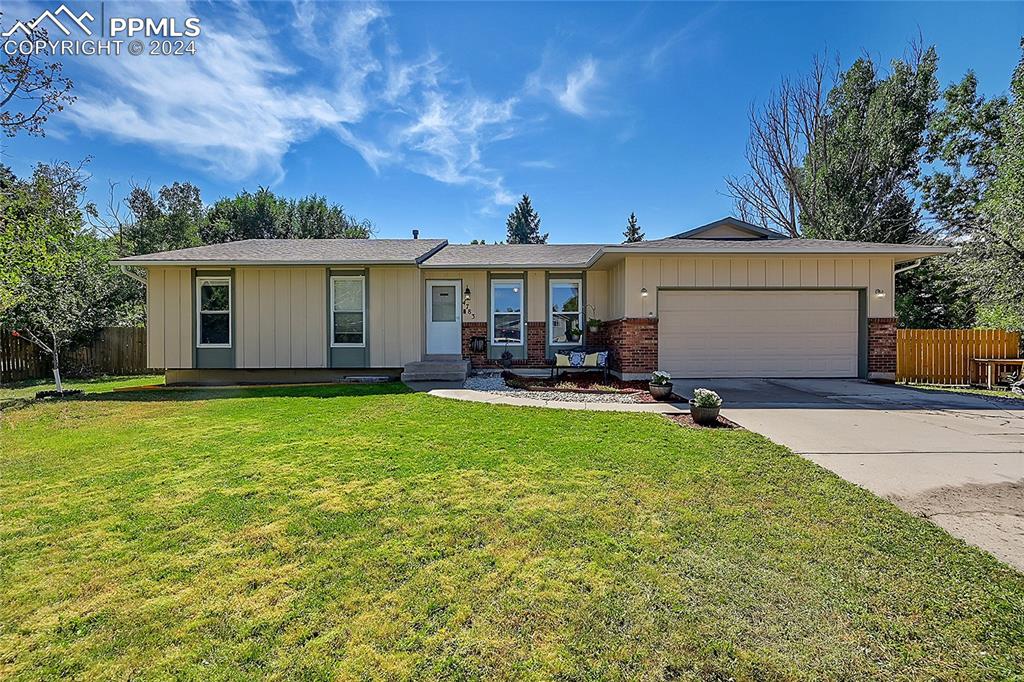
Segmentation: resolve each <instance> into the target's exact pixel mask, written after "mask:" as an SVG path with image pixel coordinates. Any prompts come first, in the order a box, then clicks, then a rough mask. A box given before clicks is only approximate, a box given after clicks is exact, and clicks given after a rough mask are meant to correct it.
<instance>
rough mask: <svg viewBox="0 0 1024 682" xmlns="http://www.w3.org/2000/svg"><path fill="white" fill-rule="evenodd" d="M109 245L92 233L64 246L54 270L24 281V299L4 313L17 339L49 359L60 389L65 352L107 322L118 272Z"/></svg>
mask: <svg viewBox="0 0 1024 682" xmlns="http://www.w3.org/2000/svg"><path fill="white" fill-rule="evenodd" d="M111 255H112V254H111V253H110V251H109V249H108V248H107V244H105V243H104V242H102V241H101V240H99V239H96V238H95V237H94V236H92V235H91V234H82V235H76V236H75V237H74V238H72V239H71V240H69V241H68V242H67V243H65V244H62V245H60V247H59V249H58V251H57V254H56V258H55V259H54V262H53V266H54V267H52V268H46V269H44V270H40V271H35V272H33V273H32V274H31V275H30V276H29V277H27V278H26V280H25V281H24V282H23V283H22V290H23V293H24V296H23V297H22V299H21V301H20V302H19V303H18V304H17V305H15V306H14V307H13V308H11V309H10V310H9V311H8V314H7V315H6V318H7V324H9V325H10V326H11V327H13V328H14V332H13V333H14V335H15V336H19V337H22V338H24V339H26V340H28V341H30V342H32V343H33V344H34V345H36V346H37V347H38V348H40V349H41V350H42V351H43V352H44V353H46V354H47V355H49V356H50V358H51V359H52V361H53V380H54V384H55V385H56V388H57V391H63V390H64V386H63V384H62V383H61V375H60V371H61V364H60V358H61V353H62V352H63V351H64V350H65V349H66V348H67V347H68V346H70V345H71V344H72V343H73V342H74V341H76V340H78V339H80V338H81V337H82V336H84V335H86V334H88V333H89V332H92V331H95V330H96V329H98V328H99V327H102V326H103V325H104V324H106V323H107V321H108V319H109V312H110V307H111V306H110V305H109V301H110V297H111V295H112V292H115V291H117V286H116V282H114V281H112V280H113V278H114V277H116V276H117V275H116V273H115V271H114V270H113V268H111V267H110V266H109V265H108V261H109V259H110V257H111Z"/></svg>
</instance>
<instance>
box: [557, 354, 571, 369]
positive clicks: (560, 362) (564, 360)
mask: <svg viewBox="0 0 1024 682" xmlns="http://www.w3.org/2000/svg"><path fill="white" fill-rule="evenodd" d="M568 366H569V356H568V355H566V354H565V353H555V367H568Z"/></svg>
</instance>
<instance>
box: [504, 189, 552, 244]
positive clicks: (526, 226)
mask: <svg viewBox="0 0 1024 682" xmlns="http://www.w3.org/2000/svg"><path fill="white" fill-rule="evenodd" d="M505 228H506V230H508V237H507V238H506V240H505V241H506V242H507V243H509V244H547V242H548V235H547V233H544V234H541V233H540V216H539V215H538V214H537V212H536V211H534V210H533V206H532V205H531V204H530V195H529V194H524V195H523V198H522V199H520V200H519V203H518V204H516V207H515V209H513V210H512V212H511V213H509V215H508V220H506V221H505Z"/></svg>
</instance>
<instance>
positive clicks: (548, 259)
mask: <svg viewBox="0 0 1024 682" xmlns="http://www.w3.org/2000/svg"><path fill="white" fill-rule="evenodd" d="M602 248H603V246H602V245H601V244H449V245H448V246H446V247H444V248H443V249H441V250H440V251H438V252H437V253H436V254H434V255H433V256H431V257H430V258H429V259H427V261H426V262H425V263H423V265H424V267H431V268H456V267H460V268H482V267H493V268H512V267H514V268H526V267H552V266H554V267H583V266H585V265H587V264H588V263H589V262H590V260H591V259H592V258H593V257H594V256H595V255H597V253H598V252H599V251H600V250H601V249H602Z"/></svg>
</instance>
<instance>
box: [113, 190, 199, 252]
mask: <svg viewBox="0 0 1024 682" xmlns="http://www.w3.org/2000/svg"><path fill="white" fill-rule="evenodd" d="M125 203H126V204H127V205H128V210H129V212H130V213H131V220H130V221H129V222H128V223H127V224H126V225H123V226H121V231H120V232H121V234H120V236H121V237H122V239H123V248H124V251H125V252H126V253H130V254H140V253H154V252H157V251H171V250H174V249H184V248H188V247H190V246H198V245H199V244H200V239H199V234H200V232H201V231H202V230H203V226H204V225H205V222H206V216H205V209H204V207H203V200H202V197H201V195H200V192H199V188H198V187H196V186H195V185H193V184H192V183H190V182H175V183H173V184H171V185H164V186H163V187H161V188H160V190H159V192H158V193H157V195H156V196H154V195H153V193H152V192H151V191H150V189H149V187H139V186H135V187H132V189H131V192H130V193H129V194H128V198H127V199H126V201H125Z"/></svg>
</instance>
